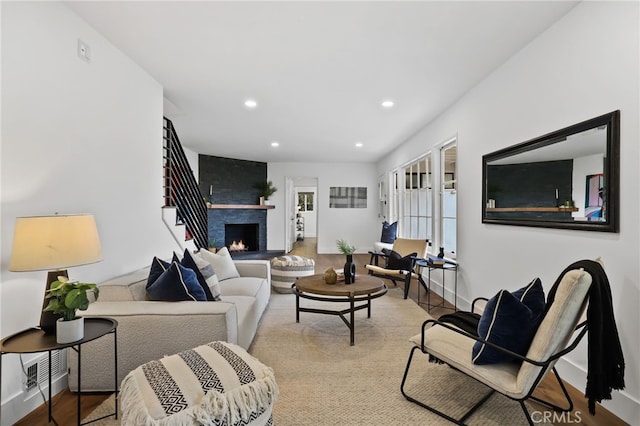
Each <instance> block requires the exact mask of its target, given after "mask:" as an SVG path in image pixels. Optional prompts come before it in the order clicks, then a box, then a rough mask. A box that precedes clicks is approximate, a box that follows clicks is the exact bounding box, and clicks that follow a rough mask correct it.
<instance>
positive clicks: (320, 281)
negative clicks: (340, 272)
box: [291, 274, 387, 346]
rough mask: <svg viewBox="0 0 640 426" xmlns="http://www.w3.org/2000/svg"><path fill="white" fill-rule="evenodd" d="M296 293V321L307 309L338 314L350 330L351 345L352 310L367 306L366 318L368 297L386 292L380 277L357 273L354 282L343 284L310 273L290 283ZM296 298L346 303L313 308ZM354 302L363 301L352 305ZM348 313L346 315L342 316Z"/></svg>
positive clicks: (352, 338) (352, 333)
mask: <svg viewBox="0 0 640 426" xmlns="http://www.w3.org/2000/svg"><path fill="white" fill-rule="evenodd" d="M291 288H292V289H293V292H294V293H295V295H296V322H300V312H311V313H316V314H327V315H338V316H339V317H340V318H342V321H344V323H345V324H346V325H347V327H349V330H350V334H351V342H350V343H351V346H353V345H354V342H355V339H354V334H355V322H354V313H355V312H356V311H359V310H361V309H365V308H366V309H367V318H371V300H373V299H377V298H378V297H381V296H384V295H385V294H386V293H387V286H386V285H385V284H384V282H382V280H381V279H380V278H377V277H374V276H372V275H357V276H356V282H355V283H353V284H345V283H344V282H338V283H336V284H327V283H325V282H324V275H323V274H320V275H313V276H310V277H302V278H298V279H297V280H296V282H295V284H293V285H292V286H291ZM300 298H303V299H311V300H319V301H321V302H340V303H345V302H347V303H349V308H347V309H343V310H340V311H338V310H328V309H316V308H304V307H301V306H300ZM357 302H366V303H364V304H362V305H356V303H357ZM346 314H349V318H348V319H347V317H346V316H345V315H346Z"/></svg>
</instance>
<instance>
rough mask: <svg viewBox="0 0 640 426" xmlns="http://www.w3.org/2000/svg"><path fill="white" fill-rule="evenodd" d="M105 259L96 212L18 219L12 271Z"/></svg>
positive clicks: (43, 268) (51, 268)
mask: <svg viewBox="0 0 640 426" xmlns="http://www.w3.org/2000/svg"><path fill="white" fill-rule="evenodd" d="M100 260H102V247H101V246H100V238H99V237H98V228H97V227H96V222H95V219H94V217H93V215H90V214H79V215H55V216H34V217H19V218H17V219H16V227H15V233H14V236H13V251H12V253H11V264H10V265H9V270H10V271H16V272H20V271H42V270H53V269H63V268H67V267H71V266H78V265H86V264H88V263H94V262H98V261H100Z"/></svg>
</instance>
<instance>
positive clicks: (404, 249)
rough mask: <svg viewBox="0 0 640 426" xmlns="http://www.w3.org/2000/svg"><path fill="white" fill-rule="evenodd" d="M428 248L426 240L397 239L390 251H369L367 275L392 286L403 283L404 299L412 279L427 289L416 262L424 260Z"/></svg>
mask: <svg viewBox="0 0 640 426" xmlns="http://www.w3.org/2000/svg"><path fill="white" fill-rule="evenodd" d="M428 246H429V243H428V241H427V240H420V239H408V238H397V239H396V240H394V242H393V246H392V248H391V249H383V250H382V251H370V252H369V254H370V255H371V259H370V260H369V264H368V265H365V267H366V268H367V269H368V270H369V275H375V276H377V277H381V278H387V279H390V280H391V281H392V282H393V284H394V285H397V283H396V281H402V282H404V298H405V299H406V298H407V296H408V295H409V287H410V285H411V279H412V278H415V279H417V280H418V282H419V283H420V284H421V285H422V286H423V287H424V288H425V289H427V286H426V284H425V282H424V280H423V279H422V276H421V274H420V273H419V268H418V267H417V266H416V262H417V261H418V260H419V259H425V258H426V256H427V247H428Z"/></svg>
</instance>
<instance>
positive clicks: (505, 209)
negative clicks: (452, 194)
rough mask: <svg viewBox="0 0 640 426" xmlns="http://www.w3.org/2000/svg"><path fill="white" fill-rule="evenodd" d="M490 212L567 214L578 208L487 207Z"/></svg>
mask: <svg viewBox="0 0 640 426" xmlns="http://www.w3.org/2000/svg"><path fill="white" fill-rule="evenodd" d="M487 211H488V212H544V213H557V212H561V213H565V212H577V211H578V208H577V207H493V208H490V207H487Z"/></svg>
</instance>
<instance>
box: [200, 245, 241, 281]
mask: <svg viewBox="0 0 640 426" xmlns="http://www.w3.org/2000/svg"><path fill="white" fill-rule="evenodd" d="M199 253H200V255H201V256H202V258H203V259H204V260H206V261H207V262H209V263H210V264H211V266H213V270H214V271H215V272H216V275H217V276H218V280H219V281H224V280H226V279H229V278H238V277H240V273H239V272H238V269H237V268H236V265H235V263H233V259H232V258H231V254H230V253H229V250H227V248H226V247H223V248H221V249H220V250H218V252H217V253H211V252H210V251H208V250H205V249H200V252H199Z"/></svg>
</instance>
